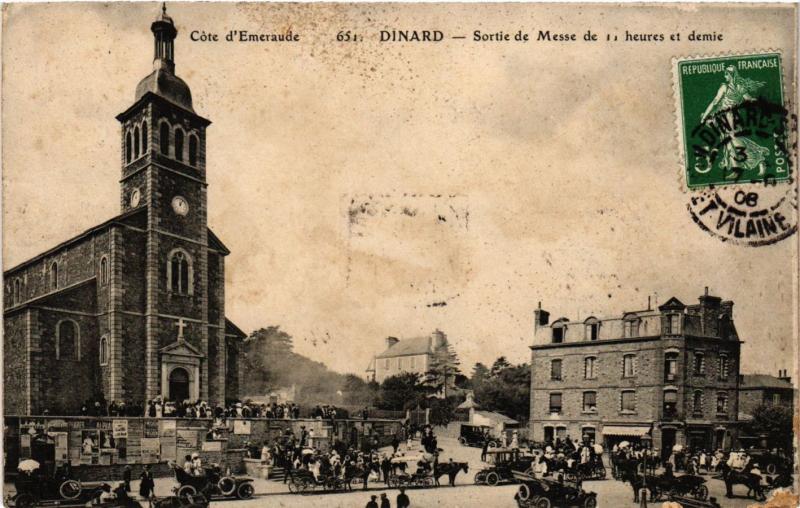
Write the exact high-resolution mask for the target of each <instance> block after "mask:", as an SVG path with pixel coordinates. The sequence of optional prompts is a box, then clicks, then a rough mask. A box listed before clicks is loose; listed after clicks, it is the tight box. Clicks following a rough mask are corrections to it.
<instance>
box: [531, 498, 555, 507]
mask: <svg viewBox="0 0 800 508" xmlns="http://www.w3.org/2000/svg"><path fill="white" fill-rule="evenodd" d="M533 506H535V507H536V508H550V507H551V506H552V504H551V503H550V500H549V499H547V498H546V497H540V498H539V499H537V500H536V502H535V503H534V504H533Z"/></svg>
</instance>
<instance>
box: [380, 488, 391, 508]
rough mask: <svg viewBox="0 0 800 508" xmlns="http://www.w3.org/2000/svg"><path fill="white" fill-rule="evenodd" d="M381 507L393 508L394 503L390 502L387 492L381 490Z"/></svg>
mask: <svg viewBox="0 0 800 508" xmlns="http://www.w3.org/2000/svg"><path fill="white" fill-rule="evenodd" d="M381 508H392V503H390V502H389V498H388V497H386V493H385V492H381Z"/></svg>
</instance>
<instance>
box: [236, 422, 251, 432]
mask: <svg viewBox="0 0 800 508" xmlns="http://www.w3.org/2000/svg"><path fill="white" fill-rule="evenodd" d="M233 433H234V434H248V435H249V434H250V421H249V420H234V421H233Z"/></svg>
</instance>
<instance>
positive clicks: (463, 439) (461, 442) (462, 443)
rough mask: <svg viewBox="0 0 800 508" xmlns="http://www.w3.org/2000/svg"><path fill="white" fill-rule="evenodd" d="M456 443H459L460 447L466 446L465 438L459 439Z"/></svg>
mask: <svg viewBox="0 0 800 508" xmlns="http://www.w3.org/2000/svg"><path fill="white" fill-rule="evenodd" d="M458 442H459V443H460V444H461V445H462V446H467V440H466V439H465V438H463V437H460V438H458Z"/></svg>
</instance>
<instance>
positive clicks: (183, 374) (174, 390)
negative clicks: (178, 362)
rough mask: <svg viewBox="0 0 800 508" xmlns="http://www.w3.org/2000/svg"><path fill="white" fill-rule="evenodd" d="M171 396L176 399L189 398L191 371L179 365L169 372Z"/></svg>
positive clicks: (171, 398)
mask: <svg viewBox="0 0 800 508" xmlns="http://www.w3.org/2000/svg"><path fill="white" fill-rule="evenodd" d="M169 398H170V400H174V401H184V400H186V399H189V373H188V372H187V371H186V369H184V368H181V367H178V368H176V369H173V371H172V372H170V374H169Z"/></svg>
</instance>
